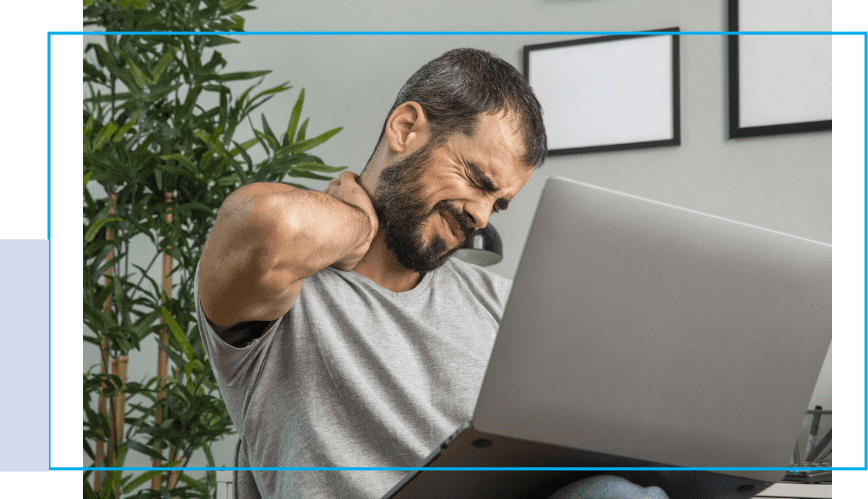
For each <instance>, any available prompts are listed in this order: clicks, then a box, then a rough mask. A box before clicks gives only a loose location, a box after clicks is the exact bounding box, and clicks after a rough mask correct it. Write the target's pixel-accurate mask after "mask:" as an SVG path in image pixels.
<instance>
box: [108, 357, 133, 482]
mask: <svg viewBox="0 0 868 499" xmlns="http://www.w3.org/2000/svg"><path fill="white" fill-rule="evenodd" d="M129 361H130V358H129V356H127V355H121V356H120V357H117V358H114V359H112V374H113V375H115V376H117V377H118V378H120V379H121V386H120V387H119V390H118V393H117V395H115V396H114V397H111V402H112V404H111V405H112V416H113V417H112V418H111V419H109V422H110V423H111V425H110V428H111V435H110V437H109V456H110V458H111V462H112V464H110V465H109V466H114V465H116V464H117V462H116V460H117V456H118V451H119V450H120V447H121V443H122V441H123V436H124V420H125V419H126V414H125V413H126V404H127V394H126V393H124V391H123V390H124V387H125V386H126V384H127V366H128V364H129ZM114 492H115V497H120V484H119V483H117V482H115V484H114Z"/></svg>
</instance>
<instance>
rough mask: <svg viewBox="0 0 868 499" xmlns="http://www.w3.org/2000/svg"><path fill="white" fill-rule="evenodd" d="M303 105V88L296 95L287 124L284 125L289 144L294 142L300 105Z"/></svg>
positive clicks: (299, 116)
mask: <svg viewBox="0 0 868 499" xmlns="http://www.w3.org/2000/svg"><path fill="white" fill-rule="evenodd" d="M302 105H304V89H303V88H302V89H301V93H300V94H299V95H298V99H297V100H296V101H295V106H294V107H293V108H292V114H291V115H290V117H289V126H287V127H286V138H287V140H288V141H289V143H290V144H292V143H294V142H295V131H296V128H297V127H298V120H299V119H300V118H301V107H302Z"/></svg>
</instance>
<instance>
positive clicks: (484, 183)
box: [466, 161, 511, 211]
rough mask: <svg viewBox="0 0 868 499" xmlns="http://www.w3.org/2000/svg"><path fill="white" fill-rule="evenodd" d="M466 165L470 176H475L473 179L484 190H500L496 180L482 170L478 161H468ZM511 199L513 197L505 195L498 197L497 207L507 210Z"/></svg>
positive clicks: (498, 209) (500, 209)
mask: <svg viewBox="0 0 868 499" xmlns="http://www.w3.org/2000/svg"><path fill="white" fill-rule="evenodd" d="M466 165H467V171H468V173H470V176H471V177H473V181H474V182H476V183H477V184H479V186H480V187H481V188H482V190H483V191H485V192H497V191H498V190H500V189H499V188H498V187H497V184H495V183H494V180H492V178H491V177H489V176H488V175H487V174H486V173H485V172H484V171H482V168H479V166H477V165H476V163H473V162H472V161H468V162H467V163H466ZM510 199H511V198H505V197H502V198H500V199H498V200H497V201H496V202H495V208H496V209H497V211H505V210H506V209H507V208H509V200H510Z"/></svg>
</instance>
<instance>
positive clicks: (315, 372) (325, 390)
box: [195, 258, 511, 498]
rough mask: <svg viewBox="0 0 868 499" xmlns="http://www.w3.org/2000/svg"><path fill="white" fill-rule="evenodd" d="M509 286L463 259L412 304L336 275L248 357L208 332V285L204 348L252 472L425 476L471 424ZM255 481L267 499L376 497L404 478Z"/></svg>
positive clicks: (408, 295)
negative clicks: (448, 441)
mask: <svg viewBox="0 0 868 499" xmlns="http://www.w3.org/2000/svg"><path fill="white" fill-rule="evenodd" d="M196 282H197V284H198V274H197V277H196ZM510 286H511V281H509V280H508V279H505V278H503V277H500V276H498V275H496V274H493V273H491V272H488V271H486V270H484V269H482V268H480V267H477V266H475V265H470V264H467V263H464V262H461V261H458V260H456V259H454V258H453V259H450V260H449V261H448V262H447V263H446V264H444V265H443V266H442V267H440V268H439V269H437V270H435V271H433V272H428V273H427V274H425V276H424V277H423V279H422V281H421V282H420V283H419V284H418V285H417V286H416V287H415V288H413V289H412V290H410V291H406V292H403V293H395V292H392V291H389V290H387V289H385V288H383V287H381V286H379V285H378V284H376V283H374V282H373V281H371V280H369V279H368V278H366V277H363V276H362V275H360V274H358V273H356V272H352V271H340V270H336V269H333V268H326V269H323V270H321V271H319V272H317V273H316V274H314V275H313V276H311V277H308V278H307V279H305V281H304V284H303V285H302V288H301V292H300V294H299V296H298V299H297V300H296V302H295V304H294V305H293V307H292V309H290V311H289V312H288V313H287V314H286V315H284V316H283V317H281V318H280V319H278V320H276V321H274V322H272V323H270V324H269V325H268V327H267V328H266V329H265V332H264V333H263V334H262V336H261V337H260V338H259V339H257V340H255V341H253V342H252V343H251V344H248V345H247V346H245V347H243V348H236V347H233V346H231V345H229V344H228V343H226V342H225V341H223V340H222V339H221V338H220V337H219V336H218V335H217V334H216V333H215V331H214V329H213V328H212V327H211V326H210V325H209V324H208V321H207V319H206V318H205V315H204V313H203V312H202V308H201V305H200V304H199V295H198V287H197V288H196V291H195V292H196V303H197V312H198V314H197V315H198V320H199V327H200V331H201V332H202V339H203V341H204V345H205V349H206V351H207V353H208V355H209V356H210V358H211V361H212V365H213V368H214V371H215V373H216V377H217V381H218V384H219V386H220V390H221V392H222V394H223V398H224V399H225V401H226V406H227V408H228V410H229V414H230V416H231V417H232V421H233V422H234V423H235V426H236V428H237V429H238V433H239V434H240V436H241V439H242V446H243V447H242V451H243V452H244V454H245V455H246V458H247V460H248V462H249V465H250V466H251V467H262V466H280V467H284V466H306V467H357V466H370V467H392V466H416V465H417V464H418V463H419V461H420V460H421V459H423V458H424V457H425V456H427V455H428V454H429V453H430V452H431V450H432V449H433V448H434V447H435V446H436V445H438V444H439V443H440V442H441V441H442V440H443V439H444V438H446V437H447V436H448V435H449V434H450V433H452V432H453V431H455V430H456V429H457V428H458V426H459V425H460V424H461V423H462V422H464V421H466V420H469V419H470V418H471V416H472V412H473V408H474V406H475V404H476V399H477V396H478V395H479V390H480V387H481V385H482V378H483V375H484V374H485V368H486V366H487V364H488V359H489V356H490V354H491V348H492V346H493V344H494V337H495V334H496V332H497V329H498V327H499V324H500V319H501V316H502V314H503V309H504V306H505V304H506V299H507V297H508V295H509V289H510ZM253 474H254V478H255V481H256V486H257V488H258V489H259V493H260V494H261V495H262V497H264V498H269V497H275V498H277V497H279V498H290V497H299V498H319V497H322V498H337V497H348V498H355V497H360V498H365V497H370V498H376V497H380V496H382V495H383V494H385V493H386V492H387V491H388V490H389V489H390V488H392V486H393V485H394V484H395V483H396V482H398V481H399V480H400V479H401V478H402V477H403V475H404V474H405V472H403V471H391V470H375V471H254V472H253Z"/></svg>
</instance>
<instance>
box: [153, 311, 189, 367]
mask: <svg viewBox="0 0 868 499" xmlns="http://www.w3.org/2000/svg"><path fill="white" fill-rule="evenodd" d="M160 308H162V310H163V319H165V320H166V325H167V326H169V330H170V331H171V332H172V336H174V337H175V341H177V342H178V346H180V347H181V350H182V351H183V352H184V355H186V356H187V360H193V347H192V346H191V345H190V342H189V341H187V336H186V335H185V334H184V331H182V330H181V326H179V325H178V323H177V322H175V318H174V317H172V314H171V313H169V311H168V310H167V309H166V307H160Z"/></svg>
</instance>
